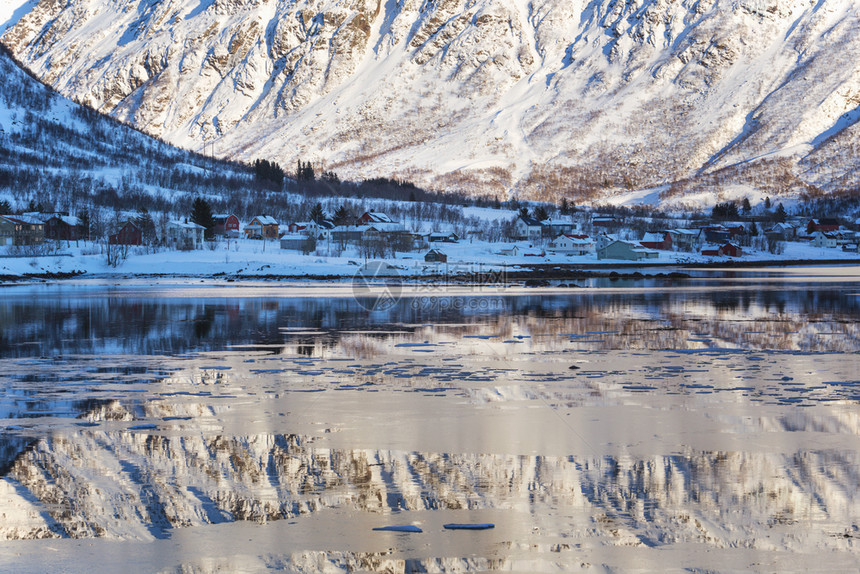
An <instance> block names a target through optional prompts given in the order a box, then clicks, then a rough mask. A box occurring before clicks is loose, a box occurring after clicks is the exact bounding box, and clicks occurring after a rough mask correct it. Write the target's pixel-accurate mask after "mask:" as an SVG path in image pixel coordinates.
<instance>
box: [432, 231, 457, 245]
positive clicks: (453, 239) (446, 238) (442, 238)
mask: <svg viewBox="0 0 860 574" xmlns="http://www.w3.org/2000/svg"><path fill="white" fill-rule="evenodd" d="M459 240H460V237H459V236H458V235H457V234H456V233H443V232H441V231H433V232H430V233H428V234H427V241H428V242H430V243H457V242H458V241H459Z"/></svg>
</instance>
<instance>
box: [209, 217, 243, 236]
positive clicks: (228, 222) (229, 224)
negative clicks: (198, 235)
mask: <svg viewBox="0 0 860 574" xmlns="http://www.w3.org/2000/svg"><path fill="white" fill-rule="evenodd" d="M212 219H214V220H215V228H214V233H215V235H220V236H223V237H239V218H238V217H236V216H235V215H233V214H232V213H219V214H216V215H213V216H212Z"/></svg>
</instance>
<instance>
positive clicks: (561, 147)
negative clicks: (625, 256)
mask: <svg viewBox="0 0 860 574" xmlns="http://www.w3.org/2000/svg"><path fill="white" fill-rule="evenodd" d="M856 8H857V4H856V2H853V1H852V2H847V3H845V2H833V1H828V0H821V1H819V2H810V1H808V0H735V1H728V0H699V1H681V2H668V1H666V0H628V1H626V2H620V1H615V0H592V1H588V2H586V1H581V2H573V3H569V2H561V1H560V0H544V1H542V2H519V1H518V2H513V3H502V2H499V1H496V0H474V1H466V0H439V1H436V2H428V1H419V0H403V1H401V2H393V1H386V2H382V1H381V0H379V1H374V0H298V1H287V0H211V1H209V2H197V1H193V2H192V1H191V0H166V1H163V2H144V1H139V0H124V1H120V2H112V3H105V2H100V1H96V0H70V1H69V2H67V3H65V4H63V5H61V4H59V3H56V2H52V1H51V0H41V1H40V2H38V3H37V4H36V5H35V6H34V7H33V8H32V9H31V10H30V11H28V12H27V13H26V14H24V15H23V16H21V17H20V19H19V20H18V21H17V22H16V23H15V25H13V26H11V27H9V29H8V30H7V31H6V32H5V33H4V34H3V36H2V41H3V42H4V43H5V44H6V45H8V46H9V47H10V49H11V50H12V51H13V53H14V54H15V55H16V57H18V58H19V59H21V60H22V61H23V62H24V63H25V64H27V65H28V66H29V67H30V68H31V69H32V70H33V72H34V73H36V75H37V76H38V77H40V78H42V79H43V80H45V81H46V82H48V83H49V84H50V85H52V86H54V87H56V88H57V89H58V90H59V91H61V92H62V93H64V94H65V95H67V96H70V97H72V98H74V99H76V100H79V101H82V102H83V103H85V104H87V105H90V106H92V107H93V108H95V109H98V110H100V111H102V112H105V113H109V114H110V115H112V116H114V117H117V118H120V119H123V120H124V121H127V122H129V123H131V124H132V125H135V126H136V127H138V128H140V129H142V130H144V131H146V132H147V133H152V134H155V135H159V136H160V137H163V138H164V139H165V140H167V141H169V142H171V143H174V144H177V145H180V146H183V147H189V148H192V149H198V150H203V149H206V150H214V153H215V154H217V155H219V156H222V157H228V158H230V159H238V160H242V161H249V160H253V159H255V158H256V157H266V158H270V159H274V160H276V161H278V162H280V163H282V164H283V165H293V164H294V163H295V161H296V160H298V159H306V160H308V159H309V160H313V161H314V162H315V163H318V164H320V165H322V166H324V167H325V168H326V169H332V170H336V171H338V173H339V174H342V175H343V176H345V177H347V178H350V177H351V178H354V179H363V178H367V177H373V176H386V177H388V176H392V177H399V178H403V179H408V180H411V181H415V182H416V183H418V184H419V185H424V186H427V187H430V188H435V189H455V190H459V191H465V192H469V193H476V194H477V193H480V194H490V195H497V196H503V195H506V194H509V193H513V194H515V195H519V196H523V197H529V198H532V199H549V200H559V199H560V198H561V197H562V196H564V197H568V198H571V199H575V200H576V199H583V200H594V199H596V198H606V197H611V196H612V195H615V194H618V193H621V192H625V191H628V190H635V189H643V188H649V187H656V186H668V184H673V185H671V186H668V188H667V190H668V191H667V192H666V193H665V194H664V196H673V195H674V196H684V195H687V194H694V193H696V192H700V193H701V192H704V193H709V194H711V195H713V196H714V198H715V199H717V200H719V198H720V193H722V192H725V191H726V190H731V189H733V188H734V189H739V190H740V192H746V193H749V194H751V195H753V197H755V195H756V193H758V194H760V195H761V196H764V195H765V194H767V195H779V194H786V193H789V194H791V193H794V194H797V193H808V194H813V195H815V194H821V193H825V192H845V191H850V190H853V189H856V187H857V185H858V180H857V178H858V176H857V175H856V173H857V171H858V170H857V168H858V167H860V165H857V160H855V159H853V158H854V157H856V154H855V153H854V151H855V150H856V148H857V142H858V140H860V138H858V129H857V127H856V122H857V119H858V115H860V112H858V110H860V70H857V69H855V67H854V66H853V65H852V64H851V62H853V61H856V60H857V57H858V56H860V40H858V39H857V38H856V34H853V33H852V32H853V30H856V29H857V28H858V25H860V19H858V16H857V10H856ZM207 146H208V147H207ZM774 165H777V166H778V168H775V167H774ZM777 172H778V173H777ZM775 173H776V174H777V175H774V174H775Z"/></svg>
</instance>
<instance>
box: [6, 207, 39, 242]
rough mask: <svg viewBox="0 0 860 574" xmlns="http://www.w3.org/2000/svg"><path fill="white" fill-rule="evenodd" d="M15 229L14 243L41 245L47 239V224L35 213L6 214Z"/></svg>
mask: <svg viewBox="0 0 860 574" xmlns="http://www.w3.org/2000/svg"><path fill="white" fill-rule="evenodd" d="M3 217H5V218H6V219H7V220H9V221H11V222H12V224H13V225H14V227H15V229H14V231H13V235H12V244H13V245H39V244H41V243H43V242H44V241H45V224H44V223H43V222H42V220H40V219H39V218H37V217H35V216H33V215H26V214H25V215H4V216H3Z"/></svg>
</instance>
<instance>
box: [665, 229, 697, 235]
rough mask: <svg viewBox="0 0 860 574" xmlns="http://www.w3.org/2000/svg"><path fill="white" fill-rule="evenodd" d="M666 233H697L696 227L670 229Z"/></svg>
mask: <svg viewBox="0 0 860 574" xmlns="http://www.w3.org/2000/svg"><path fill="white" fill-rule="evenodd" d="M666 233H670V234H673V235H690V236H692V235H698V234H699V230H698V229H670V230H668V231H667V232H666Z"/></svg>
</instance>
